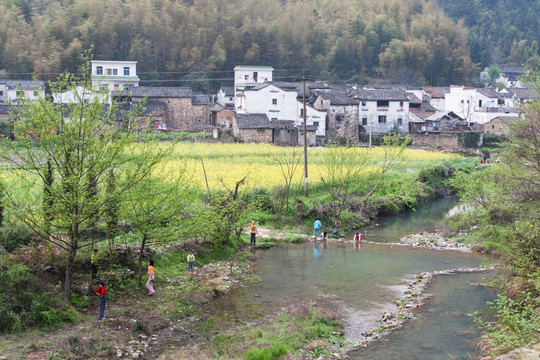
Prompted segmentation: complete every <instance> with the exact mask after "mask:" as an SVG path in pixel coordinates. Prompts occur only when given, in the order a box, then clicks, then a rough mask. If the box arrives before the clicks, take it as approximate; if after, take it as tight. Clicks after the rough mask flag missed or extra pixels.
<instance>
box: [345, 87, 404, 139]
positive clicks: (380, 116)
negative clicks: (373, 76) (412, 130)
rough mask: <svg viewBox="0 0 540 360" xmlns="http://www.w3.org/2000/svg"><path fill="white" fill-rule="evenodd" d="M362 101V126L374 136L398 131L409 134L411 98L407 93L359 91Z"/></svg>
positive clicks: (358, 95)
mask: <svg viewBox="0 0 540 360" xmlns="http://www.w3.org/2000/svg"><path fill="white" fill-rule="evenodd" d="M355 98H357V99H358V100H359V101H360V104H359V106H360V111H359V117H360V119H359V121H360V125H362V126H363V127H364V128H366V129H368V131H371V132H372V133H373V134H387V133H388V132H390V131H392V130H394V129H396V130H398V131H399V132H400V133H401V134H406V133H408V132H409V98H408V97H407V94H406V92H405V91H402V90H390V89H385V90H381V89H377V90H357V91H356V95H355Z"/></svg>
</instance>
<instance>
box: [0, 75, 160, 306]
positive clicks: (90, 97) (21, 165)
mask: <svg viewBox="0 0 540 360" xmlns="http://www.w3.org/2000/svg"><path fill="white" fill-rule="evenodd" d="M79 85H82V86H83V88H84V89H91V81H90V79H89V78H88V77H86V76H85V75H83V76H82V77H76V76H73V75H70V74H67V75H64V76H61V77H60V78H59V79H58V82H57V83H53V84H51V89H52V92H53V93H55V94H57V93H60V92H64V91H66V90H70V91H73V93H74V94H75V95H76V96H77V99H76V101H75V102H73V103H71V104H66V105H57V104H54V103H52V102H50V101H48V100H46V99H38V100H35V101H31V102H30V101H26V100H23V101H22V103H21V105H20V106H19V108H18V109H17V114H16V115H17V116H16V117H14V133H15V134H16V137H17V139H18V141H17V142H10V141H8V140H5V139H4V141H3V142H4V147H3V151H2V153H1V156H2V158H3V159H4V161H7V162H9V163H11V164H13V166H15V167H16V168H17V169H19V170H20V171H18V172H16V174H17V175H18V176H20V177H21V179H22V180H21V181H24V182H25V183H29V184H30V185H31V188H35V187H37V188H40V187H41V186H43V184H44V183H45V182H46V178H47V176H48V175H47V174H48V173H49V170H48V167H47V166H45V164H46V161H47V160H46V159H47V158H48V159H50V160H51V162H52V163H53V164H54V167H55V169H56V170H55V172H54V178H55V179H56V181H55V182H54V183H52V184H51V185H50V186H49V185H48V189H50V194H49V195H48V196H49V199H50V200H52V201H53V206H52V209H50V212H49V210H47V212H46V213H44V212H43V206H42V204H43V200H44V199H43V196H44V195H43V193H40V195H38V196H35V197H33V198H32V197H31V194H30V195H26V194H22V195H21V196H10V195H9V191H4V194H6V195H7V197H8V198H9V201H10V203H11V205H12V206H13V208H14V212H15V214H16V216H18V218H19V219H21V220H22V221H24V222H25V223H26V224H27V225H28V226H29V227H30V228H31V229H32V230H33V231H34V232H35V233H36V234H37V235H38V236H39V237H40V238H41V239H43V240H44V241H48V242H51V243H53V244H55V245H56V246H58V247H59V248H61V249H63V250H64V251H65V252H66V264H65V265H66V272H65V280H64V296H65V297H66V298H69V297H70V294H71V284H72V276H73V264H74V261H75V256H76V255H77V252H78V251H79V249H81V248H82V247H85V246H89V245H91V244H92V243H91V242H89V241H88V239H86V238H85V237H84V236H83V234H85V232H86V231H87V230H89V229H92V228H93V227H94V225H95V223H96V221H97V220H98V219H100V218H102V217H103V214H104V213H105V210H106V207H107V202H106V197H105V196H104V195H102V196H100V199H101V201H100V202H97V201H96V202H95V203H94V204H93V205H92V206H89V205H88V203H87V199H88V197H87V190H88V180H87V179H88V177H87V176H88V173H89V171H93V172H94V175H93V179H94V180H93V181H94V182H95V184H96V185H97V187H98V188H101V189H103V188H104V186H103V184H104V183H105V182H106V179H107V175H108V174H109V173H110V172H111V171H113V170H114V171H116V172H118V174H119V176H118V178H119V181H118V191H119V192H122V191H126V190H127V189H129V188H131V187H132V186H134V185H135V184H137V183H138V182H139V181H141V180H142V179H144V178H145V177H146V176H147V175H148V174H149V172H150V171H151V169H152V168H153V167H154V166H155V165H156V164H157V163H158V162H159V161H160V159H161V158H162V157H163V153H162V152H161V151H156V150H154V149H151V148H150V144H139V145H138V148H137V151H128V148H129V147H131V146H132V143H131V141H130V136H131V134H129V131H130V130H129V129H131V128H133V127H132V126H127V125H126V123H131V122H133V121H134V120H135V117H137V116H141V115H142V110H143V109H142V108H140V107H136V108H135V109H134V110H128V111H126V112H124V113H123V114H122V120H119V119H118V118H117V114H118V113H119V111H120V109H119V104H118V103H116V102H115V101H113V102H112V104H110V105H109V106H106V105H107V104H106V100H105V99H106V97H105V96H103V94H96V93H94V92H92V91H90V90H85V91H75V90H76V89H77V87H78V86H79ZM36 144H37V146H36ZM90 169H91V170H90ZM96 213H97V214H99V216H98V217H96ZM49 216H50V217H49ZM45 217H48V218H49V219H50V221H48V222H46V221H44V218H45Z"/></svg>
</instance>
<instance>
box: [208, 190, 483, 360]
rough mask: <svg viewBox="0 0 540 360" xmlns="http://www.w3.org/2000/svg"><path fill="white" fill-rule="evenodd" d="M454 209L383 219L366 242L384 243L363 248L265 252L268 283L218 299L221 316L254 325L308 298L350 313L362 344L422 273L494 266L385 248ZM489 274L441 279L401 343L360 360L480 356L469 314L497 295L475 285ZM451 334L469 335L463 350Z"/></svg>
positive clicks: (471, 257) (348, 330)
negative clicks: (450, 349) (366, 335)
mask: <svg viewBox="0 0 540 360" xmlns="http://www.w3.org/2000/svg"><path fill="white" fill-rule="evenodd" d="M454 205H455V200H452V199H440V200H437V201H435V202H433V203H431V204H429V205H428V206H426V207H424V208H422V209H419V210H417V211H410V212H407V213H403V214H400V215H398V216H393V217H389V218H385V219H381V220H380V224H381V225H380V226H375V227H373V228H369V229H367V230H364V231H363V232H364V239H365V240H369V241H375V242H379V243H378V244H373V243H366V244H364V245H363V246H362V247H361V248H359V249H355V248H354V246H353V244H352V243H350V242H343V241H328V242H327V243H326V244H323V243H321V242H310V241H309V242H306V243H303V244H298V245H282V246H276V247H273V248H271V249H268V250H259V251H257V255H258V256H259V257H260V258H259V259H258V260H257V265H256V266H257V268H256V274H257V275H259V276H260V277H261V282H259V283H256V284H253V285H250V286H249V287H247V288H243V289H238V290H235V291H233V292H231V293H230V294H227V295H226V296H224V297H222V298H219V299H216V300H215V301H214V302H213V303H212V307H213V308H214V311H215V314H214V316H219V317H220V318H222V319H228V320H229V321H230V322H231V324H232V323H250V322H257V321H258V320H259V319H261V317H262V316H265V315H270V314H275V313H277V312H279V311H280V309H282V308H283V307H286V306H289V305H292V304H294V303H297V302H299V301H302V300H312V301H314V302H316V303H318V304H321V303H323V302H324V303H325V305H330V306H332V307H334V308H335V309H336V311H338V312H339V313H341V314H343V318H344V319H345V337H346V339H347V340H349V341H362V340H363V339H364V337H363V335H362V333H364V332H365V331H368V330H371V329H373V328H376V327H378V325H377V322H376V321H377V320H378V319H379V318H380V317H381V315H383V314H384V313H385V312H392V311H395V310H396V309H397V307H396V305H395V303H396V301H397V300H398V299H400V298H401V297H402V296H403V292H404V291H405V290H406V288H407V285H408V283H409V282H410V281H411V280H412V279H414V278H415V277H416V275H417V274H419V273H421V272H424V271H438V270H448V269H458V268H476V267H479V266H481V265H484V264H490V263H492V262H493V260H492V259H490V258H489V257H486V256H482V255H480V254H476V253H468V252H460V251H452V250H445V251H442V250H428V249H420V248H411V247H402V246H392V245H391V244H385V243H390V242H396V241H397V240H398V239H399V238H401V237H403V236H406V235H409V234H413V233H418V232H421V231H428V232H429V231H434V230H435V229H436V227H437V226H440V225H441V224H442V223H443V220H444V217H445V215H446V214H447V213H448V212H449V211H452V208H453V207H454ZM351 238H352V237H351ZM486 275H489V274H486V273H474V274H469V273H463V274H461V273H460V274H454V275H441V276H438V277H435V280H434V282H433V285H432V286H430V287H429V288H428V289H427V291H428V292H429V293H433V294H434V296H433V298H431V299H430V300H429V303H428V304H427V306H426V310H424V309H422V310H417V311H416V313H418V317H417V319H415V320H411V321H409V322H408V324H407V325H406V326H405V328H404V329H403V330H400V331H399V334H398V333H396V334H392V335H390V336H391V337H390V336H389V337H388V339H390V338H391V339H395V340H394V341H393V342H392V343H396V344H401V345H397V346H393V347H390V346H388V345H387V343H386V342H384V345H382V344H383V343H382V342H381V343H379V344H380V345H375V346H373V348H372V349H371V346H370V349H369V350H368V351H369V355H364V354H367V352H360V351H358V352H356V353H354V358H356V359H360V358H373V359H375V358H381V359H383V358H384V359H394V358H396V359H398V358H410V359H411V358H418V359H422V358H423V359H434V358H436V356H439V355H440V356H441V357H440V358H441V359H442V358H445V359H447V358H451V357H450V356H454V357H455V358H467V357H468V356H469V355H470V354H473V353H474V351H475V349H474V345H475V344H476V343H477V341H478V337H479V335H478V332H477V331H476V330H475V328H474V326H473V323H472V319H470V318H469V317H467V316H466V314H467V313H468V312H472V311H474V310H482V309H483V308H485V307H486V304H485V302H486V301H489V300H491V299H493V297H494V294H493V293H492V292H491V291H490V290H489V289H486V288H483V287H481V286H475V285H474V284H475V283H478V282H480V281H482V280H481V279H482V277H483V276H486ZM450 279H451V281H450ZM437 306H438V307H437ZM456 314H458V315H456ZM415 315H416V314H415ZM448 333H452V334H456V333H460V334H465V335H466V336H457V338H456V340H455V341H453V342H452V344H453V345H451V346H452V347H453V348H456V349H457V350H456V351H455V352H450V351H449V350H448V349H446V348H444V349H442V348H441V347H440V346H439V345H440V344H443V343H447V342H449V338H450V336H449V335H448ZM428 335H429V337H428ZM399 336H404V337H402V338H399ZM460 342H463V344H465V343H467V344H472V348H471V347H470V346H468V345H467V346H466V345H463V348H461V347H459V346H457V344H458V343H460ZM405 345H406V346H405ZM405 348H407V349H418V348H420V349H423V351H424V350H425V352H423V353H418V354H417V355H411V356H405V357H401V356H404V355H403V354H404V349H405ZM378 349H382V350H378ZM377 351H382V352H381V353H377ZM407 351H409V350H407ZM411 354H413V352H411ZM449 354H451V355H449ZM473 356H474V355H473Z"/></svg>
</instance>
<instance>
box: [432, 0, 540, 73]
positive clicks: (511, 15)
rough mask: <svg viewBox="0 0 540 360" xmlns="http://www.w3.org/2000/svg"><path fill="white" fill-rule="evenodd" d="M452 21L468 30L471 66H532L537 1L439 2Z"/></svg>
mask: <svg viewBox="0 0 540 360" xmlns="http://www.w3.org/2000/svg"><path fill="white" fill-rule="evenodd" d="M438 3H439V5H440V6H441V7H442V8H443V9H444V11H445V12H446V14H448V15H449V16H450V17H452V18H453V19H456V20H457V19H463V20H464V21H465V26H466V27H467V28H468V29H469V46H470V52H471V57H472V59H473V61H474V62H478V63H480V64H481V65H483V66H487V65H489V64H492V63H495V64H512V65H523V64H526V65H531V64H532V58H533V57H534V56H535V55H536V56H538V55H539V52H538V43H540V18H539V16H538V14H540V1H538V0H497V1H492V0H438Z"/></svg>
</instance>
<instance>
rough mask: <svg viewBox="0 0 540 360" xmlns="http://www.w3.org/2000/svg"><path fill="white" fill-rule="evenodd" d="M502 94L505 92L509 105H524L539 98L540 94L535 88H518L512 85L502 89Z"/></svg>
mask: <svg viewBox="0 0 540 360" xmlns="http://www.w3.org/2000/svg"><path fill="white" fill-rule="evenodd" d="M501 94H503V95H504V96H505V97H506V98H507V99H508V100H507V105H509V106H513V105H514V104H515V105H523V104H525V103H527V102H529V101H531V100H532V99H538V98H540V96H539V95H538V93H537V92H536V91H534V90H533V89H529V88H527V87H524V88H516V87H510V88H506V89H503V90H501Z"/></svg>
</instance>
